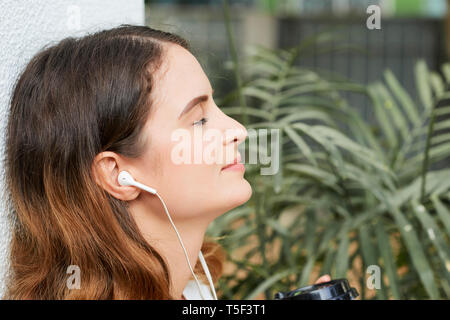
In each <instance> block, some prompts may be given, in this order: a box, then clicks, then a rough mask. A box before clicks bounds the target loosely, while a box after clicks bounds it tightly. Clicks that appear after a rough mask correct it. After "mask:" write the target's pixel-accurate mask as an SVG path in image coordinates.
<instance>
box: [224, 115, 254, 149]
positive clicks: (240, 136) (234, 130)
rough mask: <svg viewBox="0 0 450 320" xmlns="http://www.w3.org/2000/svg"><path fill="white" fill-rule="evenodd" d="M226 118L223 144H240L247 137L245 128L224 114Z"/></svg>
mask: <svg viewBox="0 0 450 320" xmlns="http://www.w3.org/2000/svg"><path fill="white" fill-rule="evenodd" d="M225 116H226V118H227V122H229V124H228V123H227V126H226V127H225V138H224V145H225V146H226V145H228V144H230V143H236V146H238V145H239V144H241V143H242V142H244V141H245V139H246V138H247V134H248V132H247V129H246V128H245V127H244V126H243V125H242V124H241V123H240V122H238V121H237V120H235V119H233V118H231V117H230V116H228V115H225Z"/></svg>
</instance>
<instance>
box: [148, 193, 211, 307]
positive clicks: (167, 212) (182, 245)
mask: <svg viewBox="0 0 450 320" xmlns="http://www.w3.org/2000/svg"><path fill="white" fill-rule="evenodd" d="M155 194H156V195H157V196H158V198H159V200H161V202H162V204H163V206H164V210H165V211H166V214H167V217H168V218H169V221H170V223H171V224H172V227H173V229H174V230H175V233H176V234H177V237H178V241H179V242H180V244H181V247H182V248H183V251H184V255H185V257H186V261H187V263H188V265H189V269H191V273H192V275H193V276H194V279H195V282H196V283H197V287H198V291H199V293H200V295H201V297H202V299H203V300H206V299H205V297H204V296H203V293H202V289H201V287H200V283H199V282H198V279H197V276H196V275H195V273H194V269H193V268H192V266H191V263H190V261H189V257H188V254H187V252H186V248H185V247H184V244H183V241H182V240H181V237H180V234H179V233H178V230H177V228H176V227H175V224H174V223H173V221H172V218H171V217H170V214H169V211H168V210H167V207H166V204H165V203H164V200H163V199H162V198H161V197H160V196H159V194H158V193H157V192H156V193H155ZM200 252H201V251H200ZM200 261H201V260H200ZM202 266H203V263H202ZM208 280H209V279H208ZM216 299H217V298H216Z"/></svg>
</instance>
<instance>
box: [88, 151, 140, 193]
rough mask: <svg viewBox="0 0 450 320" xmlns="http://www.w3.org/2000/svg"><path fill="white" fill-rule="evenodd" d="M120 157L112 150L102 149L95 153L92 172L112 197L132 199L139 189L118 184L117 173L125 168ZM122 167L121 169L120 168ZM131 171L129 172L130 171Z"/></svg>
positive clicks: (97, 181)
mask: <svg viewBox="0 0 450 320" xmlns="http://www.w3.org/2000/svg"><path fill="white" fill-rule="evenodd" d="M122 162H123V160H122V158H121V157H120V156H119V155H118V154H117V153H114V152H111V151H104V152H101V153H99V154H97V155H96V156H95V158H94V161H93V163H92V174H93V176H94V179H95V182H96V183H97V184H98V185H99V186H101V187H102V188H103V189H105V191H106V192H108V193H109V194H110V195H112V196H113V197H114V198H117V199H119V200H124V201H130V200H134V199H136V198H137V197H138V195H139V194H140V192H141V190H140V189H139V188H136V187H133V186H122V185H120V184H119V181H118V177H119V173H120V171H122V170H127V171H129V172H130V170H129V169H125V167H124V166H123V165H120V164H121V163H122ZM120 168H122V169H120ZM130 173H131V172H130Z"/></svg>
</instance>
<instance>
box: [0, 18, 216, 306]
mask: <svg viewBox="0 0 450 320" xmlns="http://www.w3.org/2000/svg"><path fill="white" fill-rule="evenodd" d="M163 42H166V43H167V42H170V43H175V44H177V45H180V46H182V47H184V48H185V49H187V50H190V48H189V44H188V43H187V42H186V40H184V39H182V38H181V37H179V36H177V35H174V34H171V33H167V32H163V31H160V30H155V29H152V28H150V27H145V26H132V25H121V26H119V27H116V28H113V29H109V30H103V31H98V32H96V33H92V34H88V35H86V36H84V37H81V38H73V37H69V38H66V39H63V40H61V41H60V42H58V43H57V44H53V45H51V46H50V45H49V46H47V47H44V48H43V49H42V50H41V51H40V52H39V53H38V54H36V55H35V56H34V57H33V58H32V59H31V61H30V62H29V64H28V65H27V66H26V68H25V69H24V70H23V72H22V73H21V75H20V77H19V78H18V80H17V82H16V83H15V86H14V91H13V95H12V98H11V104H10V110H9V118H8V124H7V131H6V153H5V158H4V160H3V161H4V167H5V181H6V194H5V200H6V203H7V206H8V217H9V221H10V223H11V230H12V237H11V242H10V247H9V250H10V261H9V262H10V266H9V267H10V268H9V272H8V274H7V281H8V282H7V287H6V294H5V296H4V298H6V299H173V298H174V297H173V296H172V295H171V292H170V275H169V270H168V267H167V263H166V261H165V259H164V258H163V257H162V256H161V255H160V254H159V253H158V252H157V251H156V250H155V249H154V248H153V247H152V246H150V245H149V244H148V243H147V242H146V240H145V239H144V237H143V236H142V234H141V233H140V232H139V229H138V227H137V225H136V223H135V221H134V220H133V218H132V216H131V214H130V212H129V211H128V210H127V205H126V202H124V201H121V200H118V199H116V198H114V197H112V196H111V195H109V193H107V192H106V191H105V190H104V189H103V188H102V187H101V186H99V185H98V184H97V183H96V182H95V179H94V177H93V174H92V163H93V160H94V157H95V156H96V155H97V154H98V153H99V152H102V151H112V152H116V153H118V154H121V155H124V156H126V157H138V156H139V155H141V154H142V152H143V151H144V150H145V149H144V147H145V141H143V139H142V135H141V130H142V128H143V127H144V124H145V122H146V120H147V118H148V116H149V115H151V113H149V112H150V110H151V109H152V101H151V92H152V88H153V86H154V85H157V83H156V84H155V83H154V82H155V80H154V79H153V77H152V75H153V74H154V73H155V72H156V71H157V70H158V68H159V67H160V65H161V63H162V61H163V59H164V50H163ZM150 140H151V137H150ZM202 251H203V253H204V256H205V259H206V261H207V263H208V265H209V266H210V271H211V274H212V276H213V278H214V281H216V280H217V278H218V277H219V276H220V274H221V272H222V265H223V263H222V262H223V259H224V254H223V251H222V250H221V248H220V246H219V245H218V244H215V243H214V242H210V241H205V242H204V243H203V245H202ZM71 265H75V266H78V267H79V270H80V276H81V281H80V284H81V286H80V288H79V289H69V287H68V285H67V278H68V277H69V274H68V273H67V270H68V267H69V266H71ZM195 270H196V272H197V273H200V270H201V269H200V267H199V264H197V265H196V267H195Z"/></svg>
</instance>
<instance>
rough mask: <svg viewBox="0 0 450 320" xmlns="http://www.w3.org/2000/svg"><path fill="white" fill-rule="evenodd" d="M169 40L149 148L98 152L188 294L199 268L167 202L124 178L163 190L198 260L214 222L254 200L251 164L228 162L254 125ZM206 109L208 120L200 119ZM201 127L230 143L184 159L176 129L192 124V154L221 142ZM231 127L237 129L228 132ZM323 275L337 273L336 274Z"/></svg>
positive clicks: (103, 168) (98, 167)
mask: <svg viewBox="0 0 450 320" xmlns="http://www.w3.org/2000/svg"><path fill="white" fill-rule="evenodd" d="M164 48H165V56H164V62H163V64H162V65H161V68H160V69H159V70H158V71H157V73H156V74H155V75H154V83H155V85H154V89H153V91H152V110H151V112H150V116H149V119H148V120H147V123H146V126H145V127H144V129H143V133H142V134H143V136H142V137H143V139H145V141H146V149H145V152H144V154H143V155H142V156H140V157H138V158H134V159H129V158H125V157H123V156H121V155H119V154H117V153H114V152H110V151H105V152H102V153H100V154H98V155H97V156H96V158H95V161H94V164H95V166H94V173H95V177H96V179H97V181H98V182H99V183H100V184H101V185H102V186H103V187H104V188H105V190H106V191H108V192H109V193H110V194H111V195H112V196H114V197H116V198H117V199H121V200H123V201H127V202H128V204H129V211H130V212H131V214H132V215H133V217H134V219H135V221H136V223H137V225H138V227H139V229H140V231H141V232H142V234H143V235H144V237H145V239H146V240H147V241H148V242H149V243H150V244H151V245H152V246H154V247H155V248H156V249H157V250H158V251H159V252H160V254H161V255H162V256H163V257H164V258H165V259H166V261H167V263H168V266H169V271H170V274H171V278H172V288H171V289H172V292H173V294H174V296H175V297H178V298H179V299H182V298H183V297H182V292H183V289H184V288H185V286H186V284H187V282H188V281H189V279H190V278H191V273H190V270H189V267H188V265H187V262H186V260H185V256H184V253H183V250H182V248H181V246H180V244H179V242H178V238H177V237H176V233H175V231H174V230H173V228H172V226H171V225H170V222H169V219H168V218H167V215H166V213H165V211H164V207H163V205H162V203H161V202H160V200H159V198H158V197H157V196H156V195H152V194H150V193H147V192H145V191H142V190H140V189H138V188H136V187H133V186H121V185H120V184H119V183H118V182H117V177H118V175H119V172H120V171H122V170H126V171H128V172H129V173H130V174H131V175H132V176H133V177H134V179H135V180H136V181H138V182H141V183H143V184H145V185H147V186H149V187H151V188H154V189H156V190H157V192H158V194H159V195H160V196H161V198H162V199H163V200H164V202H165V204H166V206H167V208H168V211H169V213H170V215H171V217H172V220H173V221H174V223H175V225H176V227H177V229H178V231H179V233H180V235H181V238H182V239H183V243H184V245H185V248H186V250H187V252H188V256H189V260H190V262H191V265H192V266H194V265H195V264H196V262H197V258H198V253H199V251H200V248H201V245H202V243H203V239H204V235H205V232H206V228H207V227H208V225H209V224H210V223H211V222H212V221H213V220H214V219H215V218H217V217H219V216H220V215H222V214H224V213H226V212H227V211H230V210H231V209H233V208H235V207H237V206H239V205H241V204H243V203H245V202H247V201H248V200H249V198H250V197H251V195H252V189H251V186H250V185H249V183H248V181H247V180H245V179H244V172H242V171H232V170H226V171H222V170H221V169H222V168H223V167H224V166H225V165H226V164H229V163H231V162H232V161H233V159H234V158H236V157H237V156H238V145H239V144H240V143H242V142H244V140H245V138H246V136H247V130H246V129H245V127H243V126H242V125H241V124H240V123H239V122H237V121H236V120H234V119H233V118H231V117H229V116H227V115H226V114H224V113H223V112H222V111H221V109H220V108H219V107H218V106H217V105H216V104H215V102H214V100H213V97H212V87H211V84H210V82H209V80H208V78H207V76H206V74H205V73H204V71H203V69H202V67H201V65H200V64H199V62H198V61H197V59H196V58H195V57H194V56H193V55H192V54H191V53H190V52H189V51H187V50H185V49H184V48H182V47H180V46H178V45H175V44H164ZM200 95H208V97H209V99H208V100H207V101H206V102H203V103H202V104H200V105H199V106H197V107H195V108H193V109H192V110H190V111H189V112H188V113H186V114H185V115H184V116H183V117H182V118H180V119H178V115H179V114H180V113H181V112H182V110H183V109H184V107H185V106H186V104H187V103H188V102H189V101H191V100H192V99H193V98H195V97H197V96H200ZM204 117H205V118H207V119H208V120H207V122H206V123H204V124H203V125H202V124H198V121H199V120H201V119H202V118H204ZM195 122H197V124H195V125H194V123H195ZM199 127H201V128H202V132H203V135H204V134H205V131H206V130H208V129H216V130H218V131H219V132H220V133H221V134H222V140H221V141H219V142H218V143H217V142H216V144H215V145H214V146H215V150H220V151H222V154H223V157H219V160H220V161H217V162H215V163H212V164H211V163H205V162H204V161H203V162H202V163H191V164H176V163H175V162H174V161H173V156H172V151H173V149H174V148H175V146H176V145H177V144H178V143H179V142H178V141H173V139H172V134H173V132H174V131H176V130H179V129H185V130H187V132H189V133H190V135H191V137H192V141H191V148H192V154H194V153H195V150H194V144H195V143H197V144H198V145H202V147H203V148H205V147H206V146H208V145H210V143H213V142H208V141H203V135H197V136H195V134H194V130H196V129H199ZM229 129H232V130H235V131H234V132H236V133H237V134H236V135H229V134H227V130H229ZM318 281H320V282H325V281H329V276H328V275H325V276H324V277H321V278H319V280H318ZM316 283H318V282H316Z"/></svg>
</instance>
